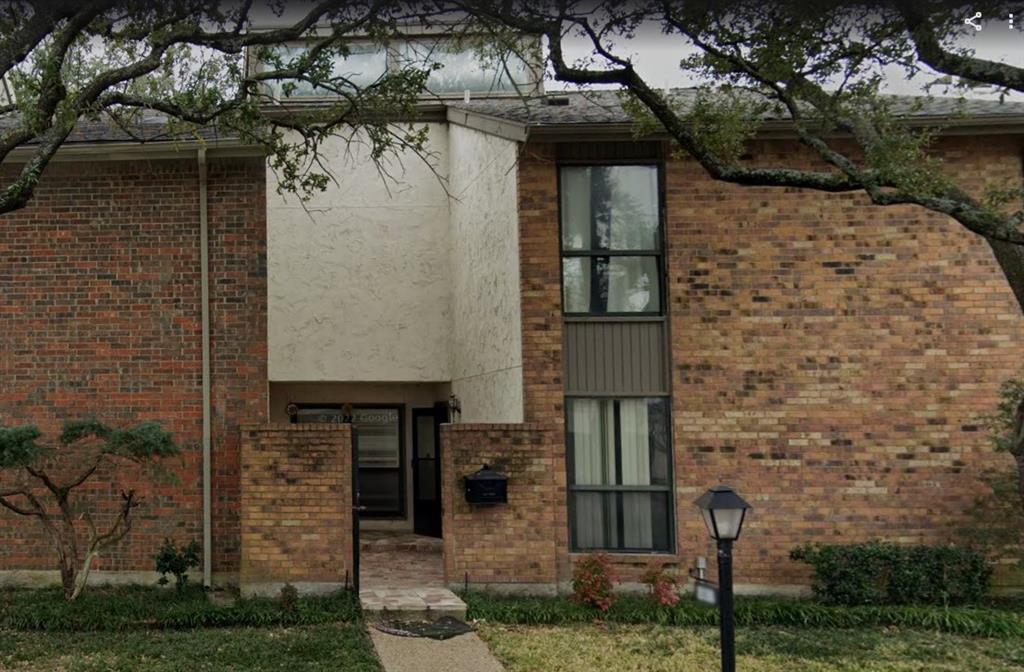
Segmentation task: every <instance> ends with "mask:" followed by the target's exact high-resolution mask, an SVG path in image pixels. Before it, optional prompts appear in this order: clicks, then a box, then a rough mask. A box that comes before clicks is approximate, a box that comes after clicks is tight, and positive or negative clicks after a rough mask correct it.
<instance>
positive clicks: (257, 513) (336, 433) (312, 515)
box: [239, 424, 353, 594]
mask: <svg viewBox="0 0 1024 672" xmlns="http://www.w3.org/2000/svg"><path fill="white" fill-rule="evenodd" d="M241 452H242V477H241V505H240V518H241V530H242V548H241V571H240V573H239V584H240V586H241V589H242V592H243V593H244V594H276V593H277V591H279V590H280V588H281V586H282V585H284V584H285V583H291V584H293V585H294V586H295V587H296V588H298V589H299V590H300V591H303V592H325V591H331V590H337V589H339V588H342V587H344V586H345V583H346V579H348V580H349V581H351V571H352V568H353V557H352V550H353V547H352V431H351V427H350V426H349V425H328V424H302V425H290V424H270V425H262V426H258V425H247V426H244V427H243V428H242V451H241Z"/></svg>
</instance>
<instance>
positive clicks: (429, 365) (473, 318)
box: [267, 123, 523, 422]
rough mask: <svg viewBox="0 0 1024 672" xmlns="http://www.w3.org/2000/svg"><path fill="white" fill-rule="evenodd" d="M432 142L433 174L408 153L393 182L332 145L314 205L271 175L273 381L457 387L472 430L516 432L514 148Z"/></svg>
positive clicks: (470, 138) (439, 138)
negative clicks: (330, 178)
mask: <svg viewBox="0 0 1024 672" xmlns="http://www.w3.org/2000/svg"><path fill="white" fill-rule="evenodd" d="M429 130H430V143H429V154H430V161H431V165H430V166H428V165H426V164H425V163H424V161H423V159H422V158H420V157H418V156H415V155H414V154H412V153H411V152H410V153H406V154H404V155H402V156H400V157H398V158H397V159H396V160H393V161H392V162H391V164H390V166H389V172H390V173H391V174H392V176H393V177H394V178H395V180H394V181H391V182H389V181H386V180H384V179H382V177H381V176H380V174H379V172H378V171H377V169H376V167H375V166H374V164H373V162H372V160H371V159H370V158H369V157H368V156H367V152H366V147H365V146H360V145H346V144H345V143H344V142H343V141H341V140H338V141H336V142H335V143H333V144H332V145H331V146H329V147H327V148H326V152H325V157H324V158H325V160H327V161H329V165H330V168H331V171H332V172H333V174H334V176H335V178H336V179H337V182H338V183H337V184H332V185H331V186H330V188H329V189H328V190H327V191H326V192H324V193H322V194H319V195H317V196H316V198H314V199H313V200H312V201H310V202H308V203H306V204H305V205H303V204H302V203H300V202H299V201H298V199H297V198H296V197H294V196H289V197H283V196H281V195H279V194H277V192H276V186H277V182H276V178H275V176H274V174H273V171H271V170H269V169H268V175H267V182H268V194H267V227H268V232H267V245H268V250H267V269H268V270H267V272H268V348H269V353H268V359H269V377H270V381H272V382H296V383H311V382H339V383H340V382H345V383H348V382H360V383H362V382H405V383H450V384H451V388H450V389H451V390H452V392H454V393H455V394H456V395H458V396H459V397H460V399H461V401H462V409H463V413H462V419H463V421H466V422H475V421H480V422H518V421H521V420H522V415H523V408H522V407H523V404H522V348H521V331H520V302H519V293H520V287H519V238H518V214H517V210H518V209H517V200H516V157H517V143H515V142H512V141H509V140H504V139H501V138H498V137H495V136H492V135H489V134H485V133H482V132H479V131H475V130H471V129H468V128H464V127H460V126H456V125H449V124H447V123H431V124H429ZM325 401H326V400H325Z"/></svg>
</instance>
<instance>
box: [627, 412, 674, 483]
mask: <svg viewBox="0 0 1024 672" xmlns="http://www.w3.org/2000/svg"><path fill="white" fill-rule="evenodd" d="M618 403H619V437H620V443H621V445H622V482H621V485H669V476H668V475H669V451H668V443H669V441H668V437H669V433H668V423H667V422H666V420H667V418H666V417H665V415H666V414H665V412H664V409H665V408H666V407H667V403H668V402H667V400H665V399H622V400H620V401H619V402H618Z"/></svg>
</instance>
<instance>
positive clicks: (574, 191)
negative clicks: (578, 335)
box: [560, 165, 663, 315]
mask: <svg viewBox="0 0 1024 672" xmlns="http://www.w3.org/2000/svg"><path fill="white" fill-rule="evenodd" d="M560 177H561V213H562V292H563V294H562V299H563V307H564V310H565V312H566V313H567V314H570V315H572V314H623V313H625V314H660V313H661V311H662V308H663V305H662V304H663V300H662V283H661V268H662V245H661V238H662V235H661V217H660V205H659V203H660V199H659V198H658V169H657V167H656V166H652V165H631V166H563V167H562V169H561V175H560Z"/></svg>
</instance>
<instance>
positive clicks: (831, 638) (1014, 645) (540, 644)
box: [480, 624, 1024, 672]
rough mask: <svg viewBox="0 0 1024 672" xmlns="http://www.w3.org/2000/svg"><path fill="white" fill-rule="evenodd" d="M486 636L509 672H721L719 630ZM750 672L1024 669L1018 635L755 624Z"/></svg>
mask: <svg viewBox="0 0 1024 672" xmlns="http://www.w3.org/2000/svg"><path fill="white" fill-rule="evenodd" d="M480 634H481V636H482V637H483V638H484V639H485V640H486V641H487V643H488V645H490V647H491V650H492V651H493V652H494V654H495V655H496V656H497V657H498V658H499V659H500V660H501V661H502V662H503V663H504V664H505V665H506V667H507V668H508V672H527V671H530V672H533V671H537V672H567V671H568V670H602V672H626V671H627V670H628V671H629V672H708V670H717V669H719V667H718V665H719V649H718V630H717V628H709V627H699V628H682V627H671V626H658V625H618V624H611V625H607V626H601V625H566V626H515V625H498V624H483V625H482V626H481V627H480ZM736 648H737V652H738V656H737V667H738V668H739V669H741V670H743V671H744V672H795V671H797V670H799V671H801V672H804V671H807V672H839V671H843V672H847V671H849V672H853V671H854V670H856V671H857V672H911V671H913V672H925V671H928V672H954V671H955V672H961V671H962V672H976V671H980V670H984V671H985V672H1000V671H1003V672H1005V671H1009V670H1021V671H1024V642H1022V641H1020V640H1019V639H1018V638H1005V639H988V638H971V637H960V636H955V635H950V634H946V633H936V632H927V631H918V630H902V629H895V628H862V629H857V630H832V629H829V630H816V629H799V628H777V627H748V628H743V629H741V630H739V631H738V632H737V640H736Z"/></svg>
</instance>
